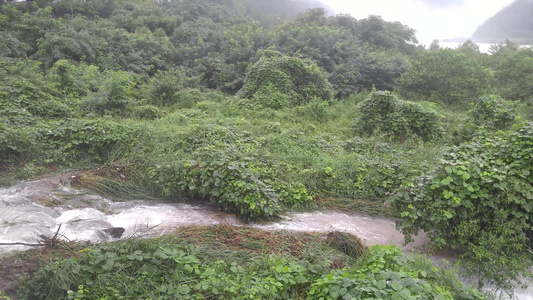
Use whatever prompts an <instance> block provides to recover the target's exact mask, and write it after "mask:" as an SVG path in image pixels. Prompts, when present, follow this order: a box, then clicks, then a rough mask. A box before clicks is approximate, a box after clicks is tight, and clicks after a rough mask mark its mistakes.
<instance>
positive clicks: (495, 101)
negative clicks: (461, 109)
mask: <svg viewBox="0 0 533 300" xmlns="http://www.w3.org/2000/svg"><path fill="white" fill-rule="evenodd" d="M469 115H470V118H471V120H472V121H473V123H474V124H475V125H476V126H485V127H488V128H490V129H496V130H504V129H508V128H510V127H511V125H512V124H513V122H514V120H515V116H516V107H515V105H514V104H513V102H510V101H505V100H503V99H502V98H500V97H497V96H491V95H489V96H482V97H479V98H478V99H477V100H476V101H475V102H474V107H473V108H472V109H471V110H470V111H469Z"/></svg>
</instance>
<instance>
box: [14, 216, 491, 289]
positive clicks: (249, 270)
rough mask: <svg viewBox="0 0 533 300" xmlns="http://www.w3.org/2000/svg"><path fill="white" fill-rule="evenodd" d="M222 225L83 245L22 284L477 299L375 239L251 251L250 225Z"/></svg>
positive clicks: (281, 237) (286, 238) (451, 277)
mask: <svg viewBox="0 0 533 300" xmlns="http://www.w3.org/2000/svg"><path fill="white" fill-rule="evenodd" d="M228 227H229V226H226V227H224V226H220V227H214V228H205V229H201V228H198V229H195V228H192V230H196V231H197V234H202V235H203V236H204V237H202V238H201V241H202V242H203V243H205V244H207V247H202V246H197V245H194V244H189V243H188V242H190V240H185V241H183V240H181V241H171V240H169V239H166V240H153V241H135V240H130V241H127V242H123V243H119V244H112V245H105V246H100V247H97V248H94V249H83V250H81V251H80V252H78V255H77V257H76V258H71V259H65V260H60V261H57V262H53V263H49V264H47V265H46V266H45V267H44V268H43V269H42V271H40V272H39V273H38V274H36V276H35V277H34V278H33V279H32V280H31V281H30V282H28V283H27V284H25V285H23V290H24V293H25V295H26V296H33V297H37V298H39V299H43V298H54V299H109V298H137V297H139V295H142V297H149V298H157V299H275V298H281V299H302V298H304V299H346V298H347V297H346V295H352V296H355V297H356V298H361V299H362V297H371V298H379V299H405V298H407V297H409V296H411V297H416V295H420V296H423V297H425V298H426V297H427V298H426V299H465V300H466V299H483V294H482V293H480V292H478V291H477V290H475V289H473V288H472V287H470V286H465V285H463V284H461V283H460V282H458V281H457V279H456V277H455V274H454V273H453V272H450V271H443V270H439V269H437V268H435V267H434V266H433V264H432V263H431V262H430V261H428V260H427V259H425V258H423V257H421V256H417V255H407V254H404V253H402V252H401V250H399V249H398V248H396V247H394V246H375V247H372V248H370V250H369V251H368V252H366V251H365V252H366V253H364V254H363V256H362V257H358V256H353V257H351V256H349V255H347V254H345V253H343V252H341V251H339V250H337V249H335V246H333V245H332V244H326V243H324V242H323V241H322V242H321V241H320V240H317V239H316V238H314V239H313V240H309V238H307V240H308V244H302V245H299V246H294V245H292V247H299V248H301V250H302V251H301V253H298V252H289V251H287V250H282V251H285V253H277V254H276V253H268V254H266V255H265V254H264V253H262V252H260V253H254V252H253V251H252V250H253V245H254V244H253V243H254V242H256V241H253V240H248V239H249V237H247V235H249V234H250V230H249V229H248V230H247V229H245V230H242V229H240V230H237V229H230V228H228ZM213 232H214V233H217V234H219V235H220V238H221V239H222V240H224V239H226V235H231V236H233V237H235V238H237V239H239V240H241V243H240V245H239V246H238V247H239V250H240V251H239V252H237V253H235V252H232V251H227V250H228V248H229V247H228V245H225V244H223V243H220V242H218V243H217V242H216V241H218V240H219V238H217V239H216V240H215V239H213V240H209V238H206V237H205V236H208V235H209V234H212V233H213ZM183 233H184V234H187V232H183ZM261 234H262V235H263V238H266V239H268V238H276V244H278V243H282V244H283V245H273V247H274V249H270V250H271V251H272V250H275V249H282V246H286V245H285V243H287V242H291V241H298V238H299V237H298V236H294V235H293V234H287V233H285V234H282V233H273V234H269V235H271V236H272V237H270V236H269V235H266V234H265V233H261V232H259V233H255V234H254V235H259V236H260V235H261ZM300 238H301V239H305V238H306V237H305V236H304V237H300ZM192 239H194V242H196V241H197V239H198V237H192ZM194 242H193V243H194ZM139 282H140V283H141V284H139ZM398 297H399V298H398Z"/></svg>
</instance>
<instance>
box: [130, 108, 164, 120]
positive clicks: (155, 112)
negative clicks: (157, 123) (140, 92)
mask: <svg viewBox="0 0 533 300" xmlns="http://www.w3.org/2000/svg"><path fill="white" fill-rule="evenodd" d="M131 115H132V116H134V117H136V118H140V119H156V118H159V117H160V116H161V111H160V110H159V108H157V107H156V106H153V105H141V106H136V107H133V108H132V112H131Z"/></svg>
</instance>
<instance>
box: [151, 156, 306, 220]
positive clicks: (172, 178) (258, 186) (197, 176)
mask: <svg viewBox="0 0 533 300" xmlns="http://www.w3.org/2000/svg"><path fill="white" fill-rule="evenodd" d="M194 156H195V157H196V158H195V159H194V160H182V161H176V162H172V163H169V164H166V165H157V166H154V167H150V168H148V170H147V173H148V177H149V178H150V180H152V181H153V182H154V184H156V185H159V186H160V187H161V188H162V192H163V193H164V194H165V195H167V196H169V195H182V194H186V195H189V196H191V197H200V198H208V199H209V200H210V201H211V202H213V203H215V204H217V205H218V206H219V208H220V209H221V210H223V211H227V212H230V213H236V214H237V215H238V216H239V217H242V218H243V219H244V220H258V219H272V218H276V217H278V216H279V214H280V212H281V211H282V208H283V207H288V208H293V207H298V206H301V205H303V204H305V203H306V202H308V201H310V200H311V197H310V196H309V195H308V193H307V190H306V188H305V187H304V186H303V185H301V184H299V183H297V182H296V183H293V184H288V183H284V182H283V181H281V180H279V179H278V178H279V176H278V174H277V169H278V168H277V167H276V166H273V164H272V163H270V162H268V161H264V160H263V159H264V158H261V157H258V156H256V155H253V154H247V153H241V151H240V150H238V149H236V148H231V147H230V148H226V149H220V148H219V149H217V147H216V146H211V147H206V148H203V149H198V150H197V151H196V153H195V155H194Z"/></svg>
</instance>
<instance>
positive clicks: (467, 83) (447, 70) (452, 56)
mask: <svg viewBox="0 0 533 300" xmlns="http://www.w3.org/2000/svg"><path fill="white" fill-rule="evenodd" d="M489 76H490V74H489V73H488V71H487V70H485V69H484V68H483V66H481V65H480V64H479V63H478V62H477V61H476V59H475V58H471V57H467V56H466V55H465V54H464V53H462V52H461V51H459V50H452V49H439V50H436V51H428V52H424V53H423V54H422V55H421V56H420V57H418V58H417V59H416V60H414V61H413V67H412V68H411V69H409V70H408V71H407V72H405V73H403V74H402V76H400V78H398V80H396V82H395V91H396V92H397V93H398V94H399V95H400V96H402V97H404V98H406V99H409V100H416V101H420V100H425V101H432V102H438V103H445V104H448V105H450V104H451V105H458V104H459V105H461V104H463V105H464V104H468V103H469V102H470V101H472V100H474V99H476V98H478V97H479V96H481V95H482V94H483V93H484V92H485V90H486V89H487V88H488V86H489Z"/></svg>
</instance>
